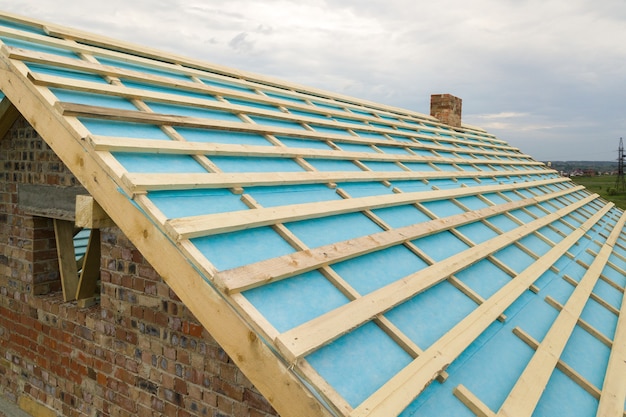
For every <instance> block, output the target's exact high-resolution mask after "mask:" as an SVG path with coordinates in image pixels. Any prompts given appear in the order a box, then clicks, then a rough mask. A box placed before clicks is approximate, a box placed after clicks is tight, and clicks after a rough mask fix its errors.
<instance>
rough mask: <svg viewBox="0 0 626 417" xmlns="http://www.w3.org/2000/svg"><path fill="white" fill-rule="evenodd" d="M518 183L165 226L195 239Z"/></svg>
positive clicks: (309, 205)
mask: <svg viewBox="0 0 626 417" xmlns="http://www.w3.org/2000/svg"><path fill="white" fill-rule="evenodd" d="M522 185H523V184H522ZM519 186H520V184H506V185H496V186H483V187H481V186H477V187H464V188H454V189H449V190H437V191H421V192H412V193H399V194H387V195H377V196H370V197H361V198H351V199H343V200H331V201H321V202H314V203H305V204H291V205H287V206H279V207H270V208H261V209H256V210H239V211H232V212H226V213H217V214H207V215H199V216H191V217H183V218H177V219H171V220H168V222H167V223H166V228H167V230H168V232H169V233H170V236H172V237H173V238H175V239H177V240H183V239H192V238H195V237H200V236H207V235H210V234H218V233H225V232H231V231H236V230H242V229H250V228H254V227H261V226H267V225H271V224H276V223H286V222H293V221H298V220H304V219H314V218H319V217H327V216H333V215H338V214H345V213H352V212H356V211H362V210H366V209H367V210H373V209H377V208H383V207H393V206H399V205H406V204H414V203H417V202H427V201H435V200H440V199H447V198H456V197H462V196H469V195H477V194H482V193H488V192H493V191H494V190H499V189H515V188H517V187H519Z"/></svg>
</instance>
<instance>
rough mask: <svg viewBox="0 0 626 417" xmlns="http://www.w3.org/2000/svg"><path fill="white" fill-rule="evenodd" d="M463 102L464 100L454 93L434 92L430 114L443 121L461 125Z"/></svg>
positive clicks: (454, 125) (453, 125) (451, 124)
mask: <svg viewBox="0 0 626 417" xmlns="http://www.w3.org/2000/svg"><path fill="white" fill-rule="evenodd" d="M462 103H463V100H461V99H460V98H458V97H454V96H453V95H452V94H433V95H431V96H430V115H431V116H433V117H435V118H436V119H438V120H439V121H440V122H441V123H444V124H447V125H449V126H452V127H461V104H462Z"/></svg>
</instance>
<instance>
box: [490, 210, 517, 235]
mask: <svg viewBox="0 0 626 417" xmlns="http://www.w3.org/2000/svg"><path fill="white" fill-rule="evenodd" d="M485 221H487V222H489V223H490V224H492V225H493V226H495V227H497V228H498V229H500V230H502V232H504V233H506V232H509V231H511V230H513V229H516V228H518V227H519V225H518V224H517V223H515V222H514V221H513V220H511V219H509V218H508V217H506V216H505V215H504V214H498V215H495V216H491V217H488V218H487V219H486V220H485Z"/></svg>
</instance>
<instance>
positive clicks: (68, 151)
mask: <svg viewBox="0 0 626 417" xmlns="http://www.w3.org/2000/svg"><path fill="white" fill-rule="evenodd" d="M23 70H24V72H22V71H23ZM26 71H27V70H26V69H24V68H23V65H22V64H21V63H19V62H17V63H16V62H14V61H12V60H10V59H7V58H6V56H4V55H2V53H0V90H2V91H3V92H4V93H5V94H6V95H7V97H9V98H10V99H12V102H13V103H17V104H16V106H17V107H18V109H19V110H20V112H21V113H22V114H23V115H24V117H25V118H26V120H27V121H28V122H29V123H30V124H31V125H32V126H35V127H40V129H39V131H38V132H39V134H40V135H41V136H42V137H43V138H44V140H45V141H46V142H47V143H48V144H49V145H50V146H51V148H52V149H53V151H54V152H55V153H56V154H57V155H58V156H59V157H60V158H61V160H62V161H63V162H64V163H65V164H66V165H67V166H68V167H70V169H71V170H72V172H73V173H74V175H75V176H76V177H77V178H78V180H79V181H80V182H81V184H83V185H84V186H85V188H86V189H87V190H88V192H89V194H91V195H92V196H93V197H94V198H95V199H96V201H98V203H99V204H100V205H101V206H102V207H103V208H104V209H105V211H106V212H107V213H109V214H110V215H111V218H112V219H113V220H114V221H115V223H116V224H117V225H118V226H119V227H120V229H121V230H122V232H123V233H124V234H125V235H126V236H127V237H128V238H129V240H131V242H133V244H134V245H135V247H137V249H138V250H140V251H141V253H142V254H143V255H144V257H145V258H146V260H147V261H148V262H149V263H150V264H151V265H152V266H153V267H154V268H155V270H156V271H157V272H158V273H159V275H160V276H161V277H163V280H164V281H165V282H166V283H167V284H168V285H169V286H170V287H171V288H172V290H173V291H174V292H175V293H176V295H177V296H178V297H179V298H180V299H181V300H182V302H183V303H184V304H185V306H187V307H188V308H189V310H190V311H191V312H192V313H193V314H194V316H196V318H198V320H199V321H200V322H201V323H202V324H203V326H204V327H205V328H206V329H207V331H208V332H209V333H210V334H211V335H212V336H213V338H214V339H215V340H216V341H217V343H219V344H220V346H222V348H223V349H224V351H225V352H226V353H227V354H228V355H229V357H230V358H231V359H232V360H233V362H234V363H235V364H236V365H237V366H238V367H239V368H240V369H241V370H242V371H243V372H244V374H245V375H246V376H247V377H248V379H249V380H250V381H251V382H252V383H253V384H254V385H255V386H256V388H257V389H258V390H259V391H260V392H261V394H263V395H264V396H265V397H266V398H267V399H268V400H269V401H270V403H271V404H272V406H274V408H275V409H276V410H277V411H278V412H279V413H280V414H281V415H295V416H308V415H311V416H316V417H317V416H325V417H330V416H331V415H332V413H331V412H330V411H329V410H328V409H327V408H326V407H325V406H324V405H323V404H322V403H320V402H319V400H318V399H317V398H316V397H315V396H314V395H313V394H311V392H310V391H309V388H308V387H307V386H306V384H305V383H303V381H302V380H301V379H300V378H299V377H298V376H297V375H295V374H294V373H293V372H292V371H291V370H290V369H289V368H288V366H287V365H285V363H284V361H283V360H282V359H280V358H279V357H278V356H277V355H276V353H275V352H274V351H273V350H272V349H271V348H270V347H269V346H268V345H267V344H266V343H265V342H264V341H263V340H262V339H261V338H259V337H258V335H257V334H256V333H255V332H253V331H252V330H251V329H250V326H249V325H248V324H247V323H246V322H245V321H244V320H243V319H242V317H241V315H240V313H238V312H237V311H235V309H234V308H233V307H232V306H231V305H230V304H229V303H228V302H227V301H226V299H225V297H224V296H223V294H218V293H217V292H216V291H215V289H214V288H213V287H211V286H210V285H209V284H208V283H207V280H208V279H209V276H203V277H202V276H200V277H199V275H198V274H199V270H198V269H197V267H196V266H195V265H194V264H193V263H192V262H190V261H189V259H187V258H186V257H185V256H184V255H183V253H182V250H181V249H180V247H179V246H177V245H175V244H174V243H173V242H171V240H170V239H168V238H167V237H166V236H165V235H164V234H163V233H162V232H161V231H160V230H159V229H158V228H157V227H156V225H155V224H154V223H153V222H152V221H151V220H150V219H148V218H147V217H146V216H145V215H144V213H142V212H141V210H139V209H138V208H137V207H136V206H135V205H134V204H133V202H132V201H131V200H130V199H128V198H127V196H126V195H124V194H123V193H120V192H119V188H120V186H121V180H120V179H119V177H118V176H116V175H115V174H114V171H111V170H109V169H108V168H107V167H106V166H104V163H103V161H102V159H101V156H100V155H99V153H96V152H95V151H93V150H92V149H90V147H84V145H83V141H82V140H81V138H83V137H86V136H87V135H88V133H89V132H85V131H84V127H83V126H82V125H81V124H80V123H78V122H77V121H75V120H73V119H71V118H65V117H62V116H61V115H59V114H58V113H57V112H56V111H55V109H54V106H53V103H54V101H53V100H54V98H53V97H49V96H47V95H46V94H45V92H42V91H40V90H39V88H38V87H35V86H33V85H32V84H30V83H29V82H28V80H27V79H26V77H25V74H26ZM18 98H19V100H18V101H16V100H17V99H18ZM181 246H182V245H181Z"/></svg>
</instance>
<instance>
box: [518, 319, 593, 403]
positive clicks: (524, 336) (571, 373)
mask: <svg viewBox="0 0 626 417" xmlns="http://www.w3.org/2000/svg"><path fill="white" fill-rule="evenodd" d="M513 334H515V335H516V336H517V337H519V338H520V339H521V340H522V341H523V342H524V343H526V344H527V345H528V346H530V347H531V348H533V350H537V348H538V347H539V342H537V341H536V340H535V339H534V338H533V337H532V336H531V335H529V334H528V333H526V332H525V331H523V330H522V329H521V328H519V327H515V328H514V329H513ZM556 368H557V369H558V370H560V371H561V372H563V373H564V374H565V375H567V376H568V377H569V378H570V379H571V380H572V381H574V382H575V383H576V384H578V386H579V387H581V388H582V389H584V390H585V391H587V392H588V393H589V394H590V395H592V396H593V397H594V398H595V399H600V390H599V389H598V388H597V387H596V386H595V385H593V384H592V383H591V382H589V381H588V380H587V379H586V378H585V377H583V376H582V375H580V374H579V373H578V372H576V371H575V370H574V369H573V368H572V367H571V366H569V365H568V364H566V363H565V362H563V361H562V360H561V359H559V360H558V362H557V364H556Z"/></svg>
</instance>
